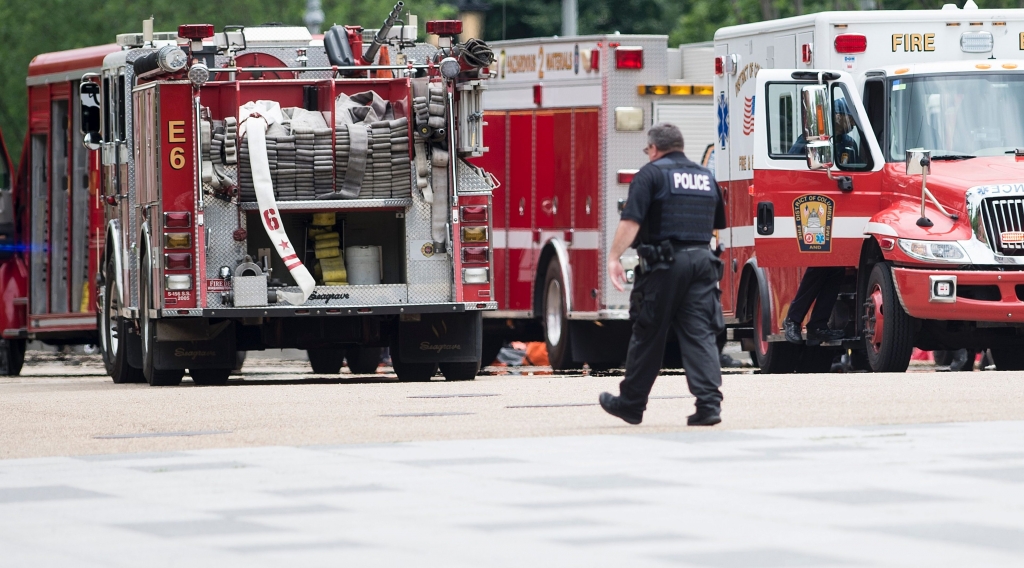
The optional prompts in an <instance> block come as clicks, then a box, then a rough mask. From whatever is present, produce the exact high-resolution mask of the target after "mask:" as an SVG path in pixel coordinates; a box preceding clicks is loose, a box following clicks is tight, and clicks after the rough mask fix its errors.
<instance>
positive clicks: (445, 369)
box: [438, 361, 480, 381]
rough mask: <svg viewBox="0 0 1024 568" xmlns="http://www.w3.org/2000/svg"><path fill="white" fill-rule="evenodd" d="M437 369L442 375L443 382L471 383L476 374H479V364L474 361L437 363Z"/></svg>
mask: <svg viewBox="0 0 1024 568" xmlns="http://www.w3.org/2000/svg"><path fill="white" fill-rule="evenodd" d="M438 367H439V368H440V369H441V374H443V375H444V378H445V380H448V381H472V380H473V379H475V378H476V374H477V373H479V372H480V363H478V362H476V361H469V362H459V363H454V362H444V363H438Z"/></svg>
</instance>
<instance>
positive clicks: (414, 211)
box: [405, 193, 453, 303]
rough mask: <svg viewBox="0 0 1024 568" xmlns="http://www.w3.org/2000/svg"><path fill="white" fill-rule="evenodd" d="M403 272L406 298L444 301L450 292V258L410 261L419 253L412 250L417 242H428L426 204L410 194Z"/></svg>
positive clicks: (447, 299) (419, 301) (427, 301)
mask: <svg viewBox="0 0 1024 568" xmlns="http://www.w3.org/2000/svg"><path fill="white" fill-rule="evenodd" d="M405 236H406V243H407V244H406V247H407V250H406V255H405V259H406V274H407V275H408V282H409V284H408V285H409V301H410V302H412V303H429V302H447V301H449V300H451V299H453V294H452V279H453V274H452V258H451V256H450V255H448V254H446V255H445V256H444V259H443V260H413V259H414V258H416V257H417V256H420V254H419V251H414V250H412V247H413V246H416V245H415V243H416V242H417V241H429V240H432V239H431V237H430V204H429V203H427V202H425V201H423V199H422V198H420V197H416V196H415V193H414V194H413V203H412V206H411V207H409V209H408V212H407V213H406V217H405Z"/></svg>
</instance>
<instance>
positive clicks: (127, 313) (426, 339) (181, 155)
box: [4, 2, 496, 385]
mask: <svg viewBox="0 0 1024 568" xmlns="http://www.w3.org/2000/svg"><path fill="white" fill-rule="evenodd" d="M402 6H403V5H402V3H401V2H399V3H398V5H396V7H395V10H394V11H393V12H392V13H391V15H390V16H389V17H388V19H387V20H386V21H385V25H384V26H383V27H382V28H381V29H380V30H363V29H362V28H359V27H355V26H335V27H334V28H332V29H331V30H330V31H328V32H327V33H326V34H325V36H324V38H323V39H322V40H320V39H314V38H312V37H311V36H310V34H309V33H308V31H307V30H305V28H297V27H288V26H269V27H247V28H239V27H234V28H228V29H226V30H225V31H224V32H222V33H214V30H213V27H212V26H209V25H185V26H181V27H179V29H178V33H176V34H175V33H153V32H152V24H151V22H150V23H147V24H145V25H144V28H143V33H141V34H134V33H133V34H122V35H120V36H118V38H117V44H116V45H114V46H105V47H103V48H90V49H92V50H93V51H88V52H87V50H76V51H74V52H65V53H62V54H51V55H48V56H41V57H42V58H46V57H52V58H55V59H60V60H67V61H74V62H75V64H76V65H77V67H72V65H67V66H66V67H67V68H65V69H59V70H57V69H55V70H54V71H51V72H49V73H54V76H56V75H55V74H56V73H57V72H64V73H65V81H79V84H78V99H79V101H78V105H76V106H75V108H74V109H71V108H69V105H68V100H69V97H68V93H69V92H70V91H69V90H68V89H67V87H65V90H64V91H59V90H58V91H57V92H58V95H57V96H55V98H54V102H52V103H51V99H49V98H42V96H41V95H40V97H39V98H38V99H37V98H36V97H33V98H32V106H31V110H32V112H33V113H34V114H33V115H32V116H33V119H32V124H33V125H34V128H38V132H39V135H40V138H39V145H38V148H37V147H36V146H35V144H36V138H34V137H32V134H31V133H30V138H32V141H31V144H32V145H30V146H27V151H26V153H25V157H24V159H23V161H22V172H23V173H25V172H27V171H28V169H29V168H30V166H29V165H27V164H31V167H32V168H44V169H43V170H41V173H42V175H37V176H36V178H33V179H37V178H42V179H52V180H55V181H54V182H53V189H52V191H53V192H54V193H56V192H57V190H58V185H57V181H56V180H61V183H62V184H64V185H60V186H59V187H61V188H63V187H72V185H73V184H75V183H78V181H76V180H74V179H72V181H68V180H67V176H64V177H63V178H61V177H58V176H57V175H56V174H54V175H49V176H48V175H46V173H47V172H49V171H64V170H63V168H64V167H65V163H64V162H57V161H56V160H55V159H54V158H52V154H53V153H54V152H57V151H56V150H54V151H53V152H51V153H47V146H46V140H47V138H46V135H47V132H46V130H45V127H46V125H47V124H48V123H49V122H53V123H54V124H58V125H59V124H62V121H63V124H70V121H71V120H72V114H73V115H74V120H75V123H76V124H79V125H81V134H82V136H84V145H85V147H86V148H87V149H88V152H86V153H82V156H83V159H84V160H85V161H83V162H82V164H83V165H82V171H83V172H84V171H85V163H86V161H87V163H88V164H91V170H89V172H90V176H89V178H88V179H89V183H90V187H91V188H92V192H93V193H92V195H93V206H94V207H95V208H96V209H94V210H98V211H99V212H100V214H101V215H102V216H103V222H101V223H94V224H93V226H94V227H96V226H99V227H102V233H101V234H99V235H98V236H97V237H96V238H95V239H94V240H90V241H89V242H90V243H95V244H96V245H97V247H98V253H97V254H95V255H94V256H95V258H92V257H90V262H93V263H94V265H90V268H88V269H85V270H86V272H85V273H86V274H94V275H95V281H96V288H95V290H90V291H89V292H88V293H90V294H91V295H90V296H89V298H91V299H92V300H91V301H92V302H93V303H94V305H95V306H96V308H97V311H96V312H91V311H89V317H90V318H91V319H92V320H93V321H94V322H96V321H97V320H98V323H93V324H92V329H93V330H95V329H97V327H98V330H99V333H98V336H99V342H98V343H99V345H100V347H101V350H102V352H103V356H104V363H105V364H106V366H107V371H108V372H109V373H110V375H111V376H112V377H113V379H114V381H115V382H133V381H141V380H147V381H148V382H149V383H150V384H153V385H171V384H178V383H179V382H180V381H181V379H182V377H183V375H184V373H185V371H186V370H187V371H188V372H189V374H190V375H191V377H192V379H193V381H194V382H195V383H197V384H218V383H223V382H224V381H226V379H227V376H228V373H229V371H230V370H231V368H232V367H233V366H234V363H235V353H236V351H246V350H253V349H264V348H268V347H292V348H300V349H306V350H307V351H308V353H309V356H310V362H311V364H312V366H313V369H314V371H315V372H318V373H337V372H338V371H339V370H340V368H341V366H342V361H343V360H345V359H347V360H348V364H349V367H350V368H351V369H352V370H353V371H354V372H370V371H372V370H375V369H376V366H377V363H378V361H379V358H380V352H381V348H382V347H383V346H390V347H391V355H392V360H393V362H394V367H395V371H396V372H397V374H398V376H399V379H400V380H429V379H430V378H431V377H432V376H433V375H434V374H435V373H436V372H437V370H438V369H439V368H440V371H441V372H442V373H443V374H444V375H445V377H446V378H448V379H449V380H467V379H472V378H473V377H474V376H475V374H476V371H477V369H478V368H479V361H480V345H481V340H480V337H481V335H480V334H481V327H482V326H481V320H480V314H481V312H482V311H485V310H489V309H494V308H495V307H496V306H495V304H494V303H493V300H492V285H491V268H490V258H491V255H490V250H489V248H490V239H491V237H490V225H489V224H490V220H491V215H490V197H491V189H492V185H493V183H494V182H493V180H492V178H491V177H490V176H489V175H488V174H487V173H486V172H484V171H483V170H481V169H480V168H477V167H475V166H472V165H470V164H469V163H467V162H466V161H465V160H464V158H466V157H472V156H479V155H481V154H482V153H483V150H484V148H483V136H482V131H481V130H482V126H481V124H480V120H479V104H480V103H479V101H480V93H481V91H482V90H483V89H484V82H483V80H482V78H485V77H486V71H485V72H484V73H482V74H481V73H480V70H481V69H484V70H486V67H487V65H488V64H489V63H490V50H489V49H488V48H487V47H486V45H484V44H482V43H481V42H477V41H475V40H472V41H469V42H465V43H462V44H456V41H455V39H454V38H455V37H456V36H457V35H458V34H459V33H461V24H460V22H457V21H440V22H429V23H428V24H427V30H428V32H429V33H433V34H435V35H437V36H439V41H438V46H434V45H430V44H423V43H417V42H416V41H415V38H416V28H417V25H416V22H415V17H414V16H411V17H406V16H403V15H402V13H401V11H402ZM401 18H404V19H405V21H404V22H403V21H402V20H401ZM396 23H399V24H401V25H398V26H396V25H395V24H396ZM100 51H103V53H100ZM89 56H93V57H95V60H89V63H88V64H85V63H83V62H84V61H85V60H86V59H87V57H89ZM38 60H39V58H37V61H38ZM72 68H73V69H75V71H74V72H73V73H72V72H69V71H68V70H69V69H72ZM83 70H84V71H85V72H83ZM60 93H63V95H62V96H63V99H61V98H60ZM47 95H50V96H54V95H52V94H51V93H49V92H48V93H47ZM58 100H59V101H62V102H61V103H60V104H59V105H58V103H57V102H56V101H58ZM37 101H38V102H37ZM51 104H52V105H53V108H58V107H60V108H63V111H64V114H62V115H60V114H57V112H56V111H54V112H53V113H52V114H51V113H50V112H49V111H50V105H51ZM61 105H62V106H61ZM44 111H45V112H44ZM35 113H38V114H35ZM32 132H37V130H33V131H32ZM67 140H69V138H65V139H64V142H62V143H66V141H67ZM54 144H56V142H54ZM72 146H73V147H77V146H79V145H78V144H72V145H68V146H67V151H68V153H69V154H70V153H73V152H76V151H77V150H74V149H73V148H72ZM55 147H57V146H55ZM48 158H49V159H48ZM65 159H66V158H65ZM76 163H77V162H76ZM54 164H57V165H56V166H55V165H54ZM46 168H52V170H51V169H46ZM70 171H72V172H73V171H76V170H70ZM62 175H64V174H62ZM27 176H28V174H27V173H25V175H23V176H22V177H23V178H26V179H27ZM71 177H72V178H74V176H73V175H72V176H71ZM79 179H80V180H84V179H85V178H84V177H81V176H80V177H79ZM36 183H42V182H36ZM69 184H72V185H69ZM16 187H17V189H16V192H20V194H21V195H25V196H26V197H27V196H28V195H29V190H28V187H29V185H22V184H21V183H19V184H18V185H17V186H16ZM31 187H32V188H33V189H32V193H31V196H32V197H33V199H32V203H33V207H34V204H35V203H36V199H35V197H36V191H35V187H36V186H35V185H32V186H31ZM41 187H42V188H43V189H42V190H41V191H43V193H41V194H40V195H41V196H42V197H43V199H44V200H45V197H46V193H45V189H46V188H47V187H48V186H46V185H45V184H44V185H42V186H41ZM74 187H77V186H74ZM51 210H52V209H51ZM18 211H19V214H20V216H19V217H18V219H17V221H18V222H19V223H21V226H22V227H23V228H22V229H21V233H20V234H19V235H18V237H17V238H18V239H19V241H18V242H20V243H30V246H25V247H23V248H26V249H28V250H31V251H32V252H30V253H28V255H26V254H22V255H21V256H19V257H18V259H17V260H16V261H15V266H17V267H20V269H21V274H22V278H23V280H22V281H23V282H25V285H22V287H21V288H20V289H19V295H18V296H17V297H16V298H14V301H15V302H19V301H20V302H21V303H22V304H28V303H31V305H32V306H34V305H35V303H34V302H36V299H35V298H36V297H37V295H39V294H42V292H37V290H42V289H46V288H45V284H46V283H47V282H50V281H52V280H53V278H52V277H50V276H49V275H50V272H46V271H42V269H40V270H41V271H40V274H42V276H39V277H37V276H36V272H35V270H36V268H35V267H36V264H37V263H36V262H35V260H34V259H32V260H29V258H28V257H30V256H31V254H35V253H36V250H37V249H40V250H44V249H42V247H39V246H38V245H37V243H38V242H40V241H39V240H38V239H36V238H34V237H35V233H33V232H31V231H30V230H29V229H28V227H31V228H32V231H35V230H36V229H35V227H36V225H34V224H32V220H34V219H35V218H36V216H39V217H40V218H45V217H46V215H47V214H46V213H36V212H35V209H33V208H32V207H22V208H21V209H20V210H18ZM56 216H57V215H53V214H51V215H49V219H53V218H55V217H56ZM71 218H72V219H74V217H73V216H72V217H71ZM72 222H73V221H72ZM43 226H44V227H46V226H45V225H43ZM67 230H68V229H67V228H64V229H62V231H67ZM55 231H56V229H54V232H53V233H52V234H54V235H58V234H63V232H61V233H57V232H55ZM69 234H70V232H69ZM75 234H77V233H75ZM69 242H72V243H74V242H75V241H74V240H72V239H69ZM16 256H17V255H16ZM53 256H54V255H53V254H52V253H50V257H51V264H52V258H53ZM18 263H20V264H18ZM29 263H31V266H32V270H27V269H26V268H25V267H26V265H28V264H29ZM69 280H70V279H69ZM72 282H73V283H74V284H75V286H78V283H77V281H72ZM69 288H70V289H71V291H70V292H68V293H67V294H68V295H69V296H71V297H72V298H78V296H73V290H74V288H72V287H71V286H70V285H69ZM7 290H8V288H7V287H6V286H5V298H6V295H7ZM82 294H83V295H84V294H86V292H82ZM26 296H27V298H26ZM42 297H43V298H51V297H55V296H54V293H51V294H50V296H46V295H43V296H42ZM59 298H60V299H63V298H64V297H63V296H61V297H59ZM63 301H64V302H65V303H67V302H68V300H66V299H65V300H63ZM40 302H41V303H40V306H48V304H45V303H43V301H42V300H41V301H40ZM83 303H84V302H83ZM72 304H73V302H72ZM72 307H74V306H72ZM87 308H88V306H87ZM23 313H24V309H23ZM32 313H33V312H32V311H30V316H31V314H32ZM19 321H21V320H16V319H15V320H13V323H12V325H11V326H10V327H8V326H5V328H4V329H5V331H4V334H5V337H7V336H8V334H9V330H10V329H13V330H14V332H13V333H11V335H14V336H15V337H19V338H23V337H30V336H33V335H34V334H35V332H34V331H33V330H32V328H31V326H26V324H25V323H21V324H20V327H19ZM26 328H27V329H26ZM94 333H95V331H94ZM15 334H16V335H15ZM36 336H38V335H36Z"/></svg>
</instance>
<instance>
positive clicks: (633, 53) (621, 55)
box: [615, 46, 644, 69]
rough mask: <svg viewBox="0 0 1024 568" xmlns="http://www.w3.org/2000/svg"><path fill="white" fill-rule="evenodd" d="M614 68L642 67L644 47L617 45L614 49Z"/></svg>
mask: <svg viewBox="0 0 1024 568" xmlns="http://www.w3.org/2000/svg"><path fill="white" fill-rule="evenodd" d="M615 68H616V69H643V68H644V48H642V47H639V46H637V47H618V48H616V49H615Z"/></svg>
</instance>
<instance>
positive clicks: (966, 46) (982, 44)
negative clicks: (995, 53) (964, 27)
mask: <svg viewBox="0 0 1024 568" xmlns="http://www.w3.org/2000/svg"><path fill="white" fill-rule="evenodd" d="M993 43H994V42H993V40H992V34H991V33H989V32H964V33H963V34H961V35H960V51H962V52H964V53H988V52H990V51H992V45H993Z"/></svg>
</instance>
